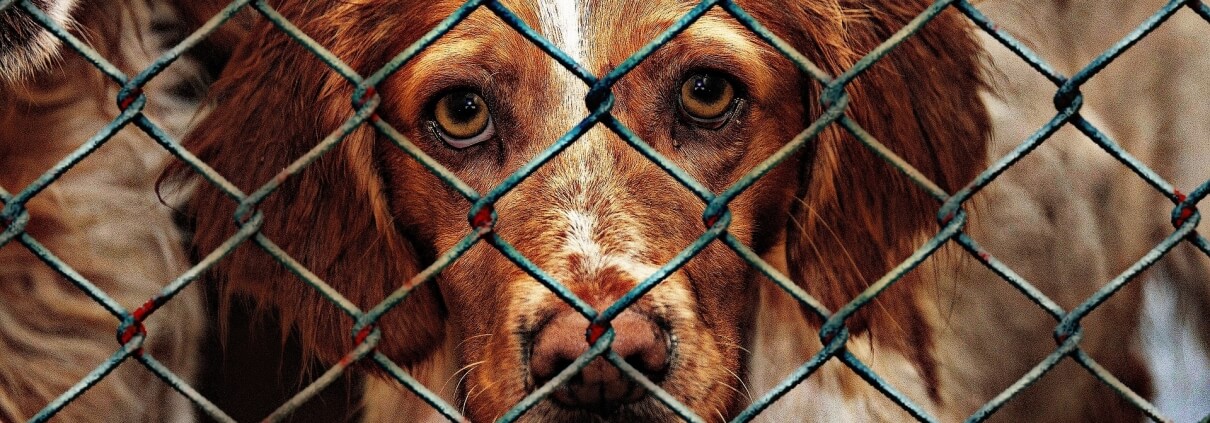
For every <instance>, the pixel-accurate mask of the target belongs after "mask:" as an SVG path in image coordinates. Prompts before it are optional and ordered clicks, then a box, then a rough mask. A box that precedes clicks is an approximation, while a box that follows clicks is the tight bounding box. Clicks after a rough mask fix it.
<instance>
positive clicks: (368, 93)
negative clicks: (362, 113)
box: [357, 87, 378, 122]
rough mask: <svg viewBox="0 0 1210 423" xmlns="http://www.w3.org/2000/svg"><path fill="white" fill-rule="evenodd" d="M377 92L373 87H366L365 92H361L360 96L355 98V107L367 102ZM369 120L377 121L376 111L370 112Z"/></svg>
mask: <svg viewBox="0 0 1210 423" xmlns="http://www.w3.org/2000/svg"><path fill="white" fill-rule="evenodd" d="M377 94H378V91H377V90H375V89H374V87H370V88H366V92H365V93H362V94H361V98H359V99H357V108H361V106H364V105H366V103H367V102H369V101H370V99H371V98H374V96H375V95H377ZM370 121H371V122H378V113H377V112H375V113H370Z"/></svg>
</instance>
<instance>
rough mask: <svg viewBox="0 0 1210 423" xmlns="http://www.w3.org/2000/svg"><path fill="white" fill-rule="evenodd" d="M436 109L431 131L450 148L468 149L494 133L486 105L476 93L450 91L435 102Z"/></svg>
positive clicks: (465, 90) (464, 90)
mask: <svg viewBox="0 0 1210 423" xmlns="http://www.w3.org/2000/svg"><path fill="white" fill-rule="evenodd" d="M435 109H436V110H434V111H433V119H434V122H433V131H434V132H436V133H437V136H438V137H439V138H441V139H442V140H443V141H445V142H446V143H447V144H449V145H450V146H451V147H454V148H466V147H470V146H472V145H475V144H478V143H480V142H483V141H484V140H487V139H488V138H491V136H492V132H494V131H493V125H492V116H491V113H489V111H488V110H487V102H485V101H483V97H482V96H480V95H479V93H477V92H475V91H472V90H469V89H460V90H456V91H451V92H449V93H447V94H445V95H444V96H442V97H441V98H440V99H438V100H437V104H436V106H435Z"/></svg>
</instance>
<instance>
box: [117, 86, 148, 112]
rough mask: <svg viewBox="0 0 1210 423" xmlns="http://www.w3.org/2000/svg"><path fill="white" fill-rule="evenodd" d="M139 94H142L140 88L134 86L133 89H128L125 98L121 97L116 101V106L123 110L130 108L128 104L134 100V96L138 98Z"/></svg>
mask: <svg viewBox="0 0 1210 423" xmlns="http://www.w3.org/2000/svg"><path fill="white" fill-rule="evenodd" d="M141 95H143V89H142V88H135V89H133V90H130V93H128V94H126V98H123V99H122V100H121V101H119V102H118V108H120V109H122V110H123V111H125V110H126V109H128V108H130V105H131V104H132V103H134V100H135V99H136V98H139V96H141Z"/></svg>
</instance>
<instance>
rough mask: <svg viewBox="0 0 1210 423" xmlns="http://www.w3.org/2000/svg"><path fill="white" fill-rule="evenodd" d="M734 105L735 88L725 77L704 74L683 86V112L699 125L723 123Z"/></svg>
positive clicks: (694, 76) (686, 81)
mask: <svg viewBox="0 0 1210 423" xmlns="http://www.w3.org/2000/svg"><path fill="white" fill-rule="evenodd" d="M734 104H735V87H734V86H733V85H732V84H731V81H730V80H728V79H727V78H726V77H724V76H721V75H718V74H715V73H711V72H702V73H697V74H694V75H692V76H690V77H689V78H688V79H686V80H685V82H684V83H683V84H681V110H683V111H684V112H685V114H686V115H688V116H689V117H690V118H691V119H693V120H695V121H697V122H699V123H704V124H719V123H722V122H723V121H724V120H726V118H727V115H728V112H730V111H731V109H732V106H733V105H734Z"/></svg>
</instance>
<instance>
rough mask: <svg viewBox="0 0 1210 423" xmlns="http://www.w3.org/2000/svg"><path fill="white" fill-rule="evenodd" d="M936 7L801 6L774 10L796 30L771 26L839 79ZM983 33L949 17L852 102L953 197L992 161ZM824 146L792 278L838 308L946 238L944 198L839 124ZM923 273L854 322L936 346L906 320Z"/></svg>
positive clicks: (807, 176) (804, 179)
mask: <svg viewBox="0 0 1210 423" xmlns="http://www.w3.org/2000/svg"><path fill="white" fill-rule="evenodd" d="M930 3H931V2H929V1H925V0H886V1H849V0H833V1H823V2H798V3H797V4H796V5H794V6H790V7H785V8H779V9H778V10H777V11H770V13H774V12H776V13H785V12H784V10H790V11H791V13H792V14H796V15H798V16H796V18H793V19H784V18H783V19H776V20H772V21H774V22H776V21H786V22H793V23H794V24H793V25H786V26H784V27H782V28H771V29H773V30H774V32H779V35H780V36H782V37H783V38H786V39H787V40H788V41H790V42H791V43H792V44H793V45H794V46H795V47H796V48H797V49H798V50H799V51H800V52H802V53H803V54H804V55H806V56H807V57H808V58H810V59H811V60H812V61H814V62H815V63H816V64H818V65H819V66H820V67H821V68H823V69H825V70H827V71H828V72H830V73H831V74H833V75H838V74H840V73H842V72H844V71H846V70H848V69H849V68H851V67H852V66H853V64H854V63H855V62H856V61H857V60H858V59H860V58H861V57H862V56H864V55H866V54H867V53H869V52H870V51H871V50H873V49H874V48H875V47H876V46H878V45H879V44H881V43H882V42H884V41H885V40H887V39H888V38H890V37H891V36H892V35H893V34H894V33H895V32H896V31H898V30H899V29H901V28H903V27H904V26H905V25H906V24H907V23H908V21H910V20H911V19H913V18H914V17H915V16H916V15H918V14H920V13H921V12H922V11H923V10H924V9H925V8H926V7H927V6H928V5H929V4H930ZM800 23H810V24H805V25H804V24H800ZM795 25H797V26H795ZM973 30H974V27H973V26H972V25H971V24H970V23H969V22H968V21H967V20H965V19H964V18H963V17H962V16H961V15H959V14H958V13H956V12H955V11H953V10H949V11H946V12H944V13H942V14H941V15H940V16H938V17H937V18H935V19H934V20H933V21H932V22H930V23H929V24H928V25H927V26H925V27H924V28H923V29H922V30H920V31H919V32H918V33H917V34H916V35H914V36H912V37H909V38H908V39H907V40H906V41H904V42H903V44H901V45H900V46H898V47H897V48H896V49H895V50H894V51H893V52H891V53H890V54H889V55H888V56H887V57H885V58H883V59H882V60H880V61H878V62H877V63H876V64H875V65H873V66H872V67H871V68H869V69H868V70H866V71H865V73H863V74H862V75H861V76H860V77H858V78H857V79H856V80H854V81H853V82H852V83H850V84H849V85H848V87H847V88H846V92H847V93H849V95H850V96H851V100H850V103H849V106H848V109H847V110H846V114H847V115H848V116H849V117H851V118H852V119H853V120H855V121H856V122H857V123H858V124H859V125H861V127H863V128H864V129H865V130H866V131H868V132H869V133H870V134H871V135H872V136H873V137H875V138H876V139H877V140H879V141H880V142H881V143H883V144H885V145H886V146H887V147H888V148H890V149H891V150H892V151H894V152H895V153H896V154H897V155H899V156H900V157H902V158H903V159H904V160H906V161H907V162H908V163H910V164H911V165H912V166H913V167H915V168H916V169H918V170H920V171H921V172H922V173H923V174H924V175H925V176H927V177H928V178H929V179H931V180H932V181H933V182H935V183H936V184H937V185H938V186H940V187H942V188H943V189H945V190H947V191H948V192H953V191H954V190H956V189H958V188H960V187H961V186H962V185H964V184H965V183H967V182H969V181H970V180H971V179H972V178H973V177H974V176H975V175H976V174H977V172H979V171H980V170H982V169H983V163H984V155H985V148H986V146H985V142H986V138H987V136H988V126H989V122H988V119H989V118H988V116H987V111H986V110H985V108H984V105H983V102H982V101H981V100H980V97H979V96H980V91H981V90H982V89H983V88H984V84H983V79H982V72H981V64H982V59H981V53H980V51H981V50H980V49H979V44H978V41H977V39H976V37H975V35H974V33H973ZM807 86H808V87H809V88H808V89H807V90H805V91H806V92H805V94H804V98H805V100H804V101H805V102H806V104H807V108H808V110H809V111H810V113H809V116H810V118H811V119H813V118H814V117H817V116H819V115H820V113H821V111H822V107H823V106H821V105H820V101H819V98H820V87H819V85H818V84H814V85H813V88H810V87H812V84H807ZM813 151H814V155H813V156H814V157H813V159H812V160H805V161H804V162H803V163H804V165H803V166H802V169H801V171H800V173H801V176H800V181H801V185H802V186H801V187H800V189H799V195H800V200H801V201H800V202H798V208H797V210H796V211H795V212H794V213H795V216H794V219H793V220H792V221H793V222H795V224H794V225H793V227H791V228H790V230H789V234H788V239H787V254H788V257H787V259H788V262H789V266H790V271H791V273H792V275H790V276H791V277H792V278H793V279H794V280H796V281H800V283H802V284H803V287H804V288H805V289H807V290H808V292H810V293H812V294H813V295H816V296H817V297H818V298H820V300H822V301H823V302H824V303H825V304H826V305H827V306H828V307H830V308H831V309H832V310H836V309H837V308H839V307H840V306H842V305H843V304H845V303H847V302H849V301H851V300H852V299H853V298H855V297H856V296H857V295H858V294H859V293H861V292H862V291H863V290H865V289H866V288H867V287H868V286H869V285H870V284H871V283H873V282H874V281H876V280H878V279H879V278H881V277H882V276H883V275H884V274H886V273H887V272H888V271H890V269H892V268H893V267H894V266H896V265H898V264H899V263H900V262H902V261H903V260H904V259H906V258H907V257H908V256H909V255H910V254H911V253H912V251H914V250H915V249H916V248H919V247H920V246H921V245H922V244H923V239H925V238H926V237H927V236H931V235H932V234H935V233H937V231H938V230H939V225H938V223H937V212H938V210H939V208H940V202H938V201H937V200H936V199H934V198H932V197H931V196H930V195H929V194H928V193H927V192H926V191H925V190H924V189H922V188H920V187H919V186H917V185H916V184H915V183H913V182H912V181H911V180H910V179H909V178H908V177H906V176H905V175H904V174H903V173H901V172H900V171H898V170H896V169H895V168H893V167H892V166H891V165H890V164H888V163H887V162H886V161H885V160H883V159H881V158H879V157H878V156H876V155H875V154H874V153H872V152H871V151H870V150H869V149H868V148H866V147H865V146H864V145H862V144H861V142H859V141H858V139H856V138H855V137H854V136H853V135H851V134H850V133H849V132H848V131H846V130H844V129H843V128H841V127H840V126H839V124H833V126H832V127H831V128H829V129H828V130H826V131H825V132H824V133H823V134H821V135H820V136H819V137H818V138H817V140H816V144H815V146H814V149H813ZM918 273H919V272H915V273H912V274H909V275H908V277H907V279H905V280H901V281H900V282H898V283H897V285H896V286H895V287H893V288H892V289H891V290H890V291H888V292H886V293H884V295H883V296H880V297H878V299H876V300H875V301H876V302H878V304H875V305H871V306H870V307H866V308H865V310H863V312H862V313H859V314H858V315H856V316H855V317H854V318H853V319H850V320H849V321H848V327H850V328H851V329H853V330H855V331H862V330H865V329H867V328H869V327H870V325H879V324H882V323H881V322H892V323H889V324H886V325H884V326H886V329H887V330H889V331H892V332H890V333H889V335H891V336H889V337H887V336H884V337H882V338H881V339H883V340H889V339H892V340H897V341H891V342H909V343H910V342H914V341H915V340H916V339H917V338H920V339H921V340H923V339H927V334H921V333H919V332H918V331H919V330H924V329H923V328H912V327H910V326H919V325H900V324H898V323H894V322H906V321H912V317H913V316H912V314H913V313H915V311H916V309H915V307H916V305H915V301H914V300H913V299H912V297H911V296H910V294H911V292H909V291H905V290H912V289H914V288H916V287H919V286H920V285H921V284H920V283H918V281H917V280H914V279H919V277H920V275H919V274H918ZM803 281H805V282H803ZM905 293H906V294H907V295H905ZM875 313H876V314H875ZM896 331H897V332H898V333H897V332H896ZM904 332H906V333H904ZM883 333H886V332H883ZM899 340H901V341H899Z"/></svg>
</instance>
